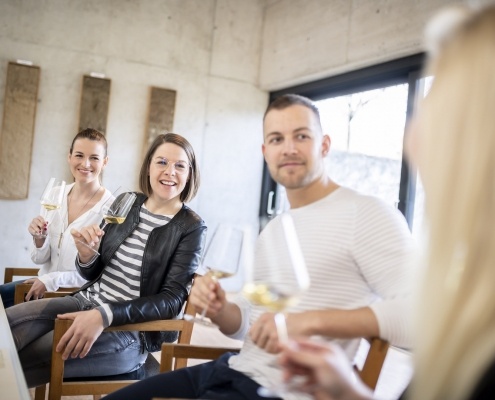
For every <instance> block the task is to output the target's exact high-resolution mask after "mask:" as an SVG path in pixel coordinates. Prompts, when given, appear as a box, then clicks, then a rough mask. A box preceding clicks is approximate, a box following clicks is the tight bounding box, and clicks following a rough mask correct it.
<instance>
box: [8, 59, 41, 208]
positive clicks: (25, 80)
mask: <svg viewBox="0 0 495 400" xmlns="http://www.w3.org/2000/svg"><path fill="white" fill-rule="evenodd" d="M39 80H40V68H39V67H34V66H28V65H22V64H17V63H13V62H11V63H9V65H8V67H7V80H6V83H5V99H4V107H3V122H2V131H1V132H0V198H2V199H9V200H16V199H26V198H27V197H28V193H29V173H30V170H31V154H32V150H33V137H34V123H35V117H36V105H37V103H38V87H39Z"/></svg>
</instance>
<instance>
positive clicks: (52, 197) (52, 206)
mask: <svg viewBox="0 0 495 400" xmlns="http://www.w3.org/2000/svg"><path fill="white" fill-rule="evenodd" d="M64 194H65V181H63V180H61V179H57V178H50V180H49V181H48V183H47V184H46V187H45V190H43V194H42V195H41V199H40V203H41V205H42V206H43V209H44V210H43V213H42V214H43V215H42V217H43V219H44V220H45V229H44V230H41V231H40V232H38V233H36V234H35V235H33V236H34V237H35V238H36V239H44V238H46V237H47V234H48V233H47V232H48V214H49V212H50V211H55V210H58V209H60V207H61V206H62V202H63V200H64Z"/></svg>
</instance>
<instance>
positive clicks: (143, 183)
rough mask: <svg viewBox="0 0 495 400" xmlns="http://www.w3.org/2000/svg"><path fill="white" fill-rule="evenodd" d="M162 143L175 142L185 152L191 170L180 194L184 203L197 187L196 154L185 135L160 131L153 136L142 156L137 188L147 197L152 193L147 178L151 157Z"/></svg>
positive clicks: (192, 195)
mask: <svg viewBox="0 0 495 400" xmlns="http://www.w3.org/2000/svg"><path fill="white" fill-rule="evenodd" d="M164 143H172V144H175V145H177V146H179V147H181V148H182V149H184V151H185V152H186V154H187V158H188V161H189V166H190V168H191V170H190V172H189V177H188V181H187V183H186V186H185V187H184V190H183V191H182V193H181V194H180V200H181V201H182V202H184V203H186V202H188V201H191V200H192V199H193V198H194V197H195V196H196V194H197V192H198V189H199V183H200V176H199V169H198V166H197V164H196V156H195V154H194V149H193V147H192V146H191V143H189V142H188V141H187V139H186V138H185V137H183V136H181V135H178V134H176V133H162V134H161V135H158V136H157V137H156V138H155V140H154V141H153V143H151V145H150V147H149V149H148V151H147V152H146V155H145V156H144V160H143V164H142V165H141V172H140V173H139V188H140V189H141V191H142V192H143V193H144V194H145V195H146V196H148V197H149V196H150V195H151V193H153V190H152V189H151V184H150V179H149V169H150V164H151V158H152V157H153V154H155V151H156V149H157V148H158V147H159V146H161V145H162V144H164Z"/></svg>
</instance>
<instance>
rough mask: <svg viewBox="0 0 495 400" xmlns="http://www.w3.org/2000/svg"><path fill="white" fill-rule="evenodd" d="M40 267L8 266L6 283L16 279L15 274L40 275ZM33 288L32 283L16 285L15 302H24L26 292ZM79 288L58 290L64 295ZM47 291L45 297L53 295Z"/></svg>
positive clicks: (4, 280)
mask: <svg viewBox="0 0 495 400" xmlns="http://www.w3.org/2000/svg"><path fill="white" fill-rule="evenodd" d="M38 272H39V268H23V267H6V268H5V272H4V279H3V282H4V283H11V282H13V281H14V277H15V276H25V277H27V278H31V277H36V276H38ZM30 289H31V283H20V284H18V285H16V287H15V293H14V304H19V303H23V302H24V298H25V297H26V294H27V293H28V292H29V290H30ZM77 289H79V288H76V287H74V288H60V289H59V290H57V292H61V293H62V295H66V294H68V293H72V292H74V291H75V290H77ZM48 293H51V292H47V293H46V294H45V297H53V296H52V295H50V294H48Z"/></svg>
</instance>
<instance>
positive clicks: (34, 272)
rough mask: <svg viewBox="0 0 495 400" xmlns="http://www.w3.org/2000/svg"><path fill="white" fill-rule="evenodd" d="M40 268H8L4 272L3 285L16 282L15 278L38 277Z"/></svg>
mask: <svg viewBox="0 0 495 400" xmlns="http://www.w3.org/2000/svg"><path fill="white" fill-rule="evenodd" d="M38 271H39V268H21V267H6V268H5V272H4V278H3V283H10V282H13V281H14V276H26V277H32V276H38Z"/></svg>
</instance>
